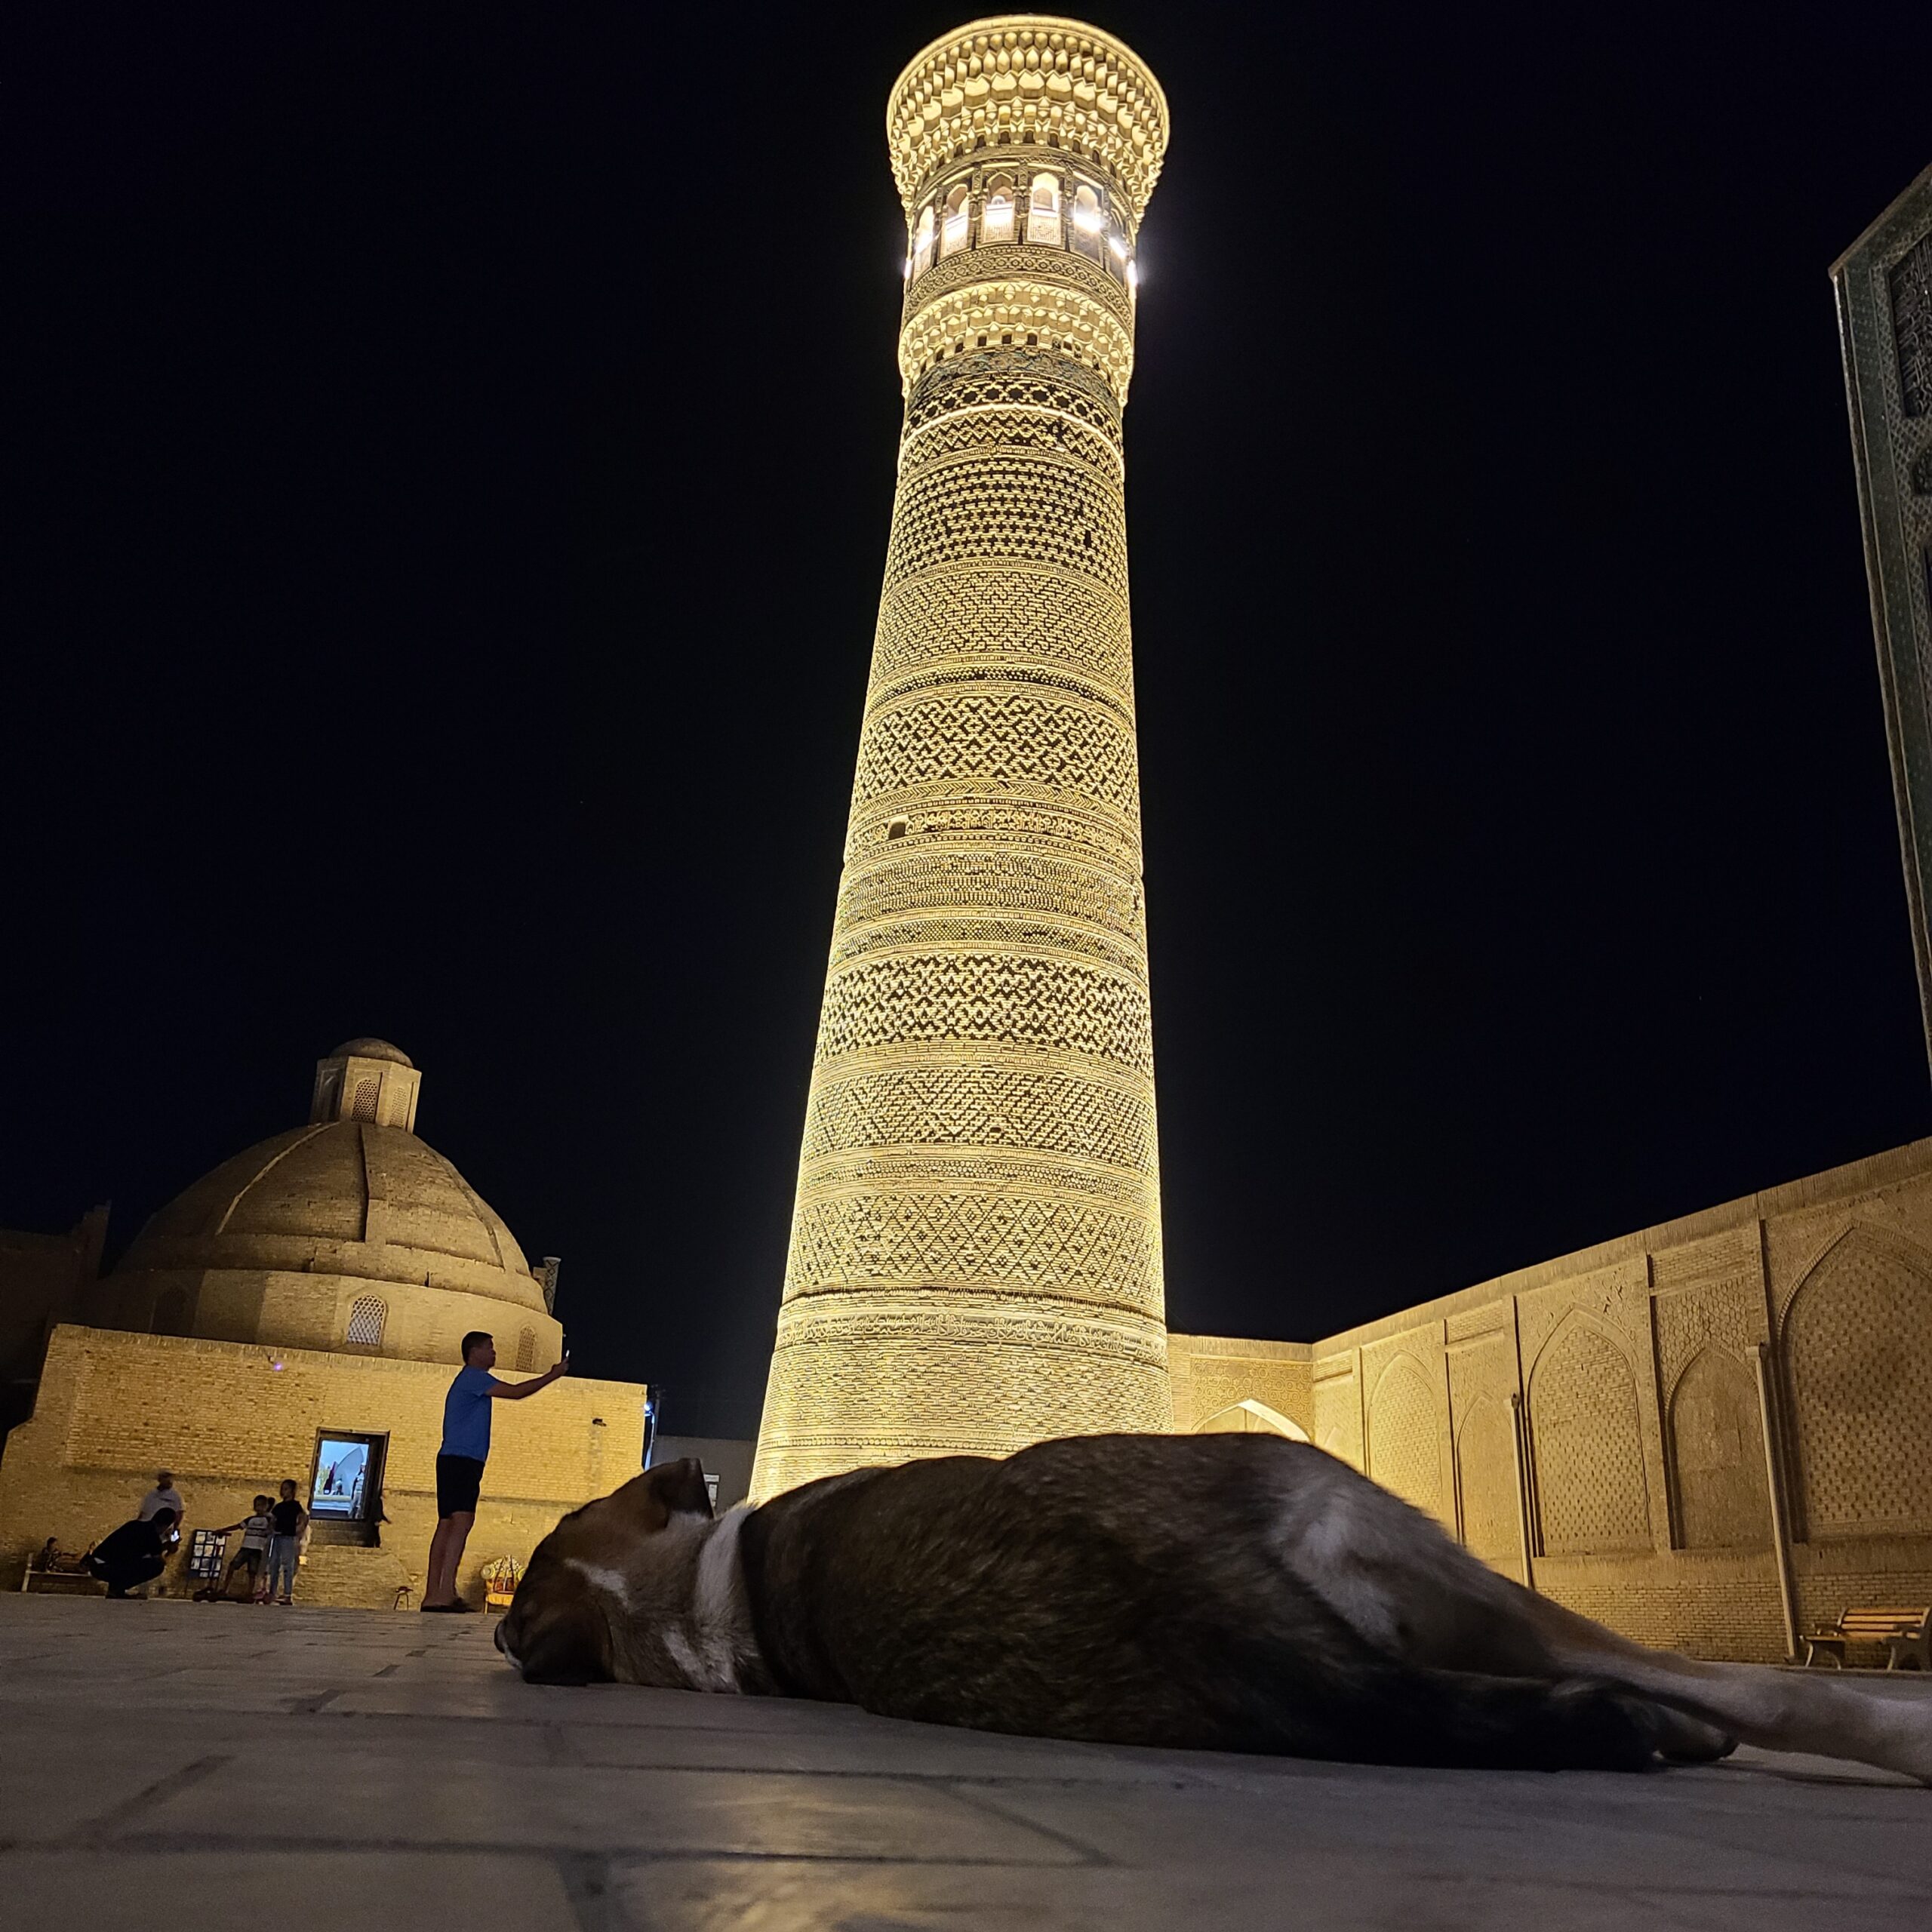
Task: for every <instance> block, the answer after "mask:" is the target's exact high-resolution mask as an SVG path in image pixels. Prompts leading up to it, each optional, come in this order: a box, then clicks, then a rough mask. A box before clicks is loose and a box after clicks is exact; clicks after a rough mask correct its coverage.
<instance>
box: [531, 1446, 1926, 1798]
mask: <svg viewBox="0 0 1932 1932" xmlns="http://www.w3.org/2000/svg"><path fill="white" fill-rule="evenodd" d="M497 1646H498V1647H499V1648H500V1650H501V1651H503V1654H504V1655H505V1656H506V1657H508V1658H509V1660H510V1661H511V1662H512V1663H513V1664H515V1666H517V1667H518V1669H521V1672H523V1675H525V1678H528V1679H529V1680H530V1681H532V1682H535V1683H569V1684H581V1683H587V1682H590V1681H593V1680H612V1679H614V1680H615V1681H618V1682H620V1683H626V1684H658V1685H664V1686H669V1687H677V1688H682V1689H686V1690H727V1691H740V1692H746V1693H751V1694H777V1695H782V1696H786V1697H817V1698H823V1699H829V1700H835V1701H837V1702H840V1703H856V1704H860V1705H863V1706H864V1707H865V1708H866V1709H868V1710H870V1711H876V1712H881V1713H882V1714H883V1715H887V1716H890V1717H899V1718H923V1719H925V1720H927V1721H931V1722H934V1723H940V1724H966V1725H971V1726H974V1727H977V1728H979V1729H982V1730H1001V1731H1014V1732H1023V1733H1030V1734H1036V1735H1039V1736H1043V1737H1069V1738H1084V1739H1090V1740H1097V1741H1101V1742H1106V1743H1118V1744H1152V1745H1164V1746H1185V1747H1195V1748H1201V1749H1216V1750H1234V1751H1266V1752H1285V1753H1289V1754H1292V1755H1299V1756H1303V1757H1311V1758H1352V1759H1355V1760H1358V1761H1371V1762H1376V1763H1383V1764H1459V1765H1471V1766H1474V1765H1492V1766H1518V1767H1543V1768H1549V1769H1557V1768H1561V1767H1569V1766H1595V1767H1607V1768H1615V1769H1621V1770H1636V1769H1639V1768H1641V1767H1644V1766H1647V1765H1649V1764H1654V1762H1656V1761H1657V1758H1659V1757H1663V1758H1666V1759H1669V1760H1675V1761H1684V1760H1708V1759H1710V1758H1717V1757H1721V1756H1722V1755H1724V1753H1725V1752H1727V1751H1728V1750H1730V1749H1731V1748H1732V1744H1733V1740H1737V1739H1740V1738H1741V1739H1743V1740H1746V1741H1747V1742H1749V1743H1752V1744H1758V1745H1764V1746H1769V1747H1770V1748H1771V1749H1775V1750H1786V1751H1807V1752H1820V1753H1822V1754H1823V1755H1826V1756H1829V1757H1836V1758H1856V1759H1858V1760H1860V1761H1863V1762H1865V1763H1867V1764H1876V1765H1880V1766H1882V1767H1885V1768H1886V1769H1887V1770H1895V1771H1903V1772H1904V1773H1906V1774H1908V1775H1909V1776H1911V1777H1915V1778H1918V1779H1920V1780H1923V1781H1925V1782H1927V1783H1932V1710H1928V1709H1925V1708H1924V1707H1923V1706H1921V1705H1920V1704H1919V1703H1918V1700H1909V1701H1906V1700H1889V1699H1886V1698H1882V1697H1875V1696H1873V1695H1872V1694H1870V1693H1869V1692H1866V1691H1863V1690H1860V1689H1858V1688H1857V1687H1854V1686H1852V1685H1848V1684H1844V1683H1843V1682H1841V1681H1826V1680H1824V1679H1823V1678H1814V1677H1809V1676H1803V1675H1798V1674H1795V1673H1792V1672H1780V1671H1776V1670H1772V1669H1765V1668H1763V1667H1761V1666H1754V1665H1749V1664H1724V1663H1697V1662H1694V1661H1693V1660H1691V1659H1690V1658H1687V1657H1678V1656H1676V1655H1675V1654H1672V1653H1671V1652H1669V1651H1653V1650H1648V1649H1646V1648H1645V1647H1643V1646H1642V1645H1641V1644H1633V1643H1631V1642H1629V1641H1626V1640H1625V1639H1624V1638H1621V1637H1619V1636H1617V1635H1615V1634H1614V1632H1611V1631H1609V1630H1607V1629H1604V1627H1603V1626H1601V1625H1600V1624H1597V1623H1592V1622H1591V1621H1590V1620H1589V1619H1588V1618H1586V1617H1580V1616H1577V1614H1574V1612H1572V1611H1567V1610H1564V1609H1563V1608H1562V1607H1561V1606H1560V1605H1558V1604H1554V1603H1552V1602H1551V1601H1549V1598H1546V1597H1541V1596H1537V1595H1534V1594H1533V1593H1532V1592H1530V1591H1527V1590H1525V1589H1523V1588H1521V1586H1519V1585H1518V1584H1516V1583H1512V1582H1511V1581H1509V1580H1508V1579H1507V1578H1505V1577H1499V1576H1497V1574H1495V1573H1494V1571H1491V1570H1490V1569H1488V1568H1487V1567H1485V1566H1484V1564H1481V1563H1480V1562H1479V1561H1477V1560H1476V1559H1475V1558H1474V1557H1472V1556H1471V1555H1469V1554H1468V1552H1466V1551H1465V1550H1463V1549H1462V1548H1460V1546H1458V1545H1457V1544H1456V1543H1454V1542H1453V1541H1451V1539H1450V1538H1449V1537H1447V1536H1445V1535H1444V1534H1443V1532H1442V1531H1441V1529H1439V1528H1438V1527H1437V1526H1436V1524H1434V1523H1433V1522H1432V1521H1430V1520H1429V1518H1426V1517H1425V1516H1423V1515H1420V1513H1419V1512H1417V1511H1416V1510H1414V1509H1411V1508H1410V1507H1409V1506H1408V1505H1407V1504H1406V1503H1403V1502H1401V1500H1399V1499H1398V1498H1397V1497H1394V1496H1392V1495H1391V1494H1389V1492H1388V1491H1386V1490H1384V1489H1381V1488H1378V1487H1377V1486H1376V1485H1375V1484H1374V1483H1371V1482H1370V1481H1367V1479H1366V1478H1364V1477H1362V1476H1360V1475H1357V1474H1356V1473H1355V1471H1354V1470H1352V1469H1350V1468H1349V1467H1348V1466H1346V1464H1345V1463H1340V1462H1338V1461H1337V1460H1336V1459H1335V1458H1334V1457H1332V1456H1330V1455H1328V1454H1326V1453H1324V1451H1321V1450H1319V1449H1316V1448H1314V1447H1311V1446H1310V1445H1309V1444H1306V1443H1294V1442H1287V1441H1282V1440H1281V1439H1280V1438H1276V1437H1272V1436H1261V1435H1205V1436H1152V1435H1115V1436H1086V1437H1079V1438H1072V1439H1069V1440H1066V1441H1054V1442H1043V1443H1041V1444H1038V1445H1036V1446H1035V1447H1032V1448H1030V1449H1026V1450H1023V1451H1021V1452H1020V1454H1017V1455H1016V1456H1012V1457H1008V1458H1007V1459H1006V1460H1004V1461H999V1462H995V1461H992V1460H986V1459H985V1458H983V1457H967V1456H953V1457H943V1458H941V1459H938V1460H932V1461H928V1462H916V1463H905V1464H903V1465H901V1466H899V1467H897V1468H894V1469H860V1470H857V1471H854V1472H853V1473H852V1474H851V1475H842V1476H833V1477H829V1478H826V1479H825V1480H824V1481H819V1482H814V1483H808V1484H805V1485H804V1487H801V1488H798V1489H795V1490H793V1491H790V1492H789V1494H786V1495H783V1496H780V1497H777V1498H776V1499H775V1500H773V1501H771V1502H770V1503H765V1504H764V1505H763V1506H761V1507H760V1508H758V1509H747V1508H746V1507H744V1506H740V1507H739V1508H737V1509H733V1510H731V1512H728V1514H727V1515H725V1516H724V1518H723V1519H722V1520H721V1521H713V1520H712V1514H711V1509H710V1505H709V1501H708V1500H707V1498H706V1493H705V1487H704V1481H703V1472H702V1471H701V1470H700V1469H699V1467H698V1466H697V1463H693V1462H689V1461H686V1462H681V1463H672V1464H669V1465H668V1466H665V1467H663V1468H661V1469H653V1470H651V1471H650V1472H648V1474H646V1475H641V1476H639V1477H638V1478H636V1479H635V1481H632V1482H629V1483H627V1484H625V1486H624V1487H623V1488H622V1489H620V1490H619V1491H617V1493H616V1494H614V1495H613V1496H609V1497H605V1498H604V1499H603V1500H601V1501H600V1502H596V1503H589V1504H587V1505H586V1506H585V1507H584V1508H583V1509H579V1510H577V1511H575V1512H573V1513H572V1514H571V1515H568V1516H566V1517H565V1518H564V1519H563V1521H561V1523H559V1524H558V1525H557V1527H556V1528H555V1530H554V1531H552V1532H551V1534H549V1536H548V1537H546V1538H545V1539H544V1540H543V1543H541V1544H540V1545H539V1546H538V1547H537V1552H536V1554H535V1555H534V1556H533V1557H532V1558H531V1563H530V1568H529V1571H528V1574H527V1575H526V1576H525V1578H524V1580H523V1583H522V1584H521V1587H520V1588H519V1589H518V1591H517V1594H516V1600H515V1602H514V1603H513V1604H512V1606H511V1607H510V1610H509V1613H508V1614H507V1615H506V1617H505V1618H504V1619H503V1623H501V1624H500V1626H498V1629H497Z"/></svg>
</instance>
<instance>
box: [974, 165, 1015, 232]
mask: <svg viewBox="0 0 1932 1932" xmlns="http://www.w3.org/2000/svg"><path fill="white" fill-rule="evenodd" d="M1016 206H1017V204H1016V202H1015V201H1014V183H1013V177H1012V176H1011V175H1010V174H995V175H993V176H992V177H991V178H990V179H989V180H988V181H987V183H986V198H985V200H984V201H983V202H982V203H981V205H980V240H981V241H983V242H1011V240H1012V239H1013V236H1014V208H1015V207H1016Z"/></svg>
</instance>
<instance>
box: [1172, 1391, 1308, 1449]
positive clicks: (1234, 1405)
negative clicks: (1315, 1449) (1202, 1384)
mask: <svg viewBox="0 0 1932 1932" xmlns="http://www.w3.org/2000/svg"><path fill="white" fill-rule="evenodd" d="M1194 1432H1195V1435H1285V1436H1286V1437H1287V1438H1288V1440H1289V1441H1291V1442H1306V1441H1307V1440H1308V1432H1307V1430H1306V1429H1303V1427H1302V1426H1301V1425H1300V1423H1297V1422H1294V1421H1293V1420H1291V1419H1290V1418H1289V1417H1287V1416H1284V1415H1283V1414H1281V1411H1280V1410H1278V1409H1271V1408H1270V1407H1269V1406H1268V1404H1266V1402H1257V1401H1255V1399H1254V1398H1253V1397H1252V1396H1246V1397H1244V1398H1242V1400H1241V1401H1238V1402H1231V1403H1229V1404H1228V1406H1227V1407H1226V1408H1225V1409H1217V1410H1216V1411H1215V1412H1214V1414H1212V1415H1211V1416H1210V1417H1207V1420H1205V1421H1204V1422H1198V1423H1195V1425H1194Z"/></svg>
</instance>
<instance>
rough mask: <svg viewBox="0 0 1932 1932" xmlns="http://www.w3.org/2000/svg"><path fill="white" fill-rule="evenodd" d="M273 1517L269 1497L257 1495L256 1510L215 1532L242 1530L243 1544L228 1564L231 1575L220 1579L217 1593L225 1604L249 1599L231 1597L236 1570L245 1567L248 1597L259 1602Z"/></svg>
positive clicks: (220, 1533) (272, 1527) (224, 1534)
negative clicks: (270, 1512)
mask: <svg viewBox="0 0 1932 1932" xmlns="http://www.w3.org/2000/svg"><path fill="white" fill-rule="evenodd" d="M274 1528H275V1524H274V1519H273V1518H272V1517H270V1515H269V1499H268V1498H267V1497H266V1496H258V1497H256V1498H255V1507H254V1514H253V1515H248V1516H244V1517H243V1518H242V1520H241V1521H240V1522H238V1523H229V1524H226V1525H225V1526H224V1527H222V1528H220V1529H219V1530H217V1531H215V1534H216V1535H217V1536H218V1537H225V1536H226V1535H227V1534H228V1533H229V1531H231V1530H239V1531H241V1532H242V1547H241V1548H240V1549H238V1550H237V1551H236V1552H235V1555H234V1558H233V1559H232V1561H230V1563H229V1566H228V1574H227V1575H226V1576H225V1577H223V1578H222V1580H221V1588H220V1589H219V1590H218V1591H217V1592H214V1594H215V1595H218V1596H219V1597H220V1598H221V1599H222V1601H223V1602H224V1603H226V1602H232V1601H248V1598H254V1599H255V1600H257V1601H260V1598H261V1581H262V1564H263V1561H264V1560H265V1559H266V1557H267V1555H268V1553H269V1537H270V1536H271V1535H272V1534H273V1533H274ZM238 1570H245V1571H248V1598H242V1599H236V1598H231V1597H230V1595H229V1592H230V1591H231V1590H232V1589H233V1587H234V1585H235V1571H238Z"/></svg>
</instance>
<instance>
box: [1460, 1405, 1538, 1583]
mask: <svg viewBox="0 0 1932 1932" xmlns="http://www.w3.org/2000/svg"><path fill="white" fill-rule="evenodd" d="M1514 1433H1515V1422H1514V1420H1513V1419H1512V1417H1511V1416H1510V1414H1509V1410H1508V1409H1507V1408H1506V1407H1504V1405H1503V1404H1502V1403H1501V1402H1500V1401H1497V1398H1495V1397H1494V1395H1484V1396H1483V1397H1481V1398H1480V1399H1479V1400H1478V1401H1475V1402H1474V1403H1472V1404H1471V1405H1470V1407H1469V1411H1468V1413H1467V1414H1465V1415H1464V1417H1463V1422H1462V1426H1461V1427H1460V1429H1457V1432H1456V1492H1457V1502H1458V1503H1459V1504H1460V1511H1459V1514H1460V1519H1461V1522H1462V1530H1463V1543H1465V1544H1466V1546H1468V1548H1469V1549H1471V1550H1472V1551H1473V1552H1475V1555H1478V1556H1480V1557H1482V1558H1484V1559H1485V1560H1486V1561H1489V1562H1492V1563H1500V1562H1512V1561H1515V1560H1516V1559H1518V1558H1520V1557H1521V1554H1522V1526H1521V1522H1520V1521H1519V1520H1518V1511H1517V1501H1516V1449H1515V1442H1514V1441H1513V1440H1512V1437H1513V1435H1514Z"/></svg>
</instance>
